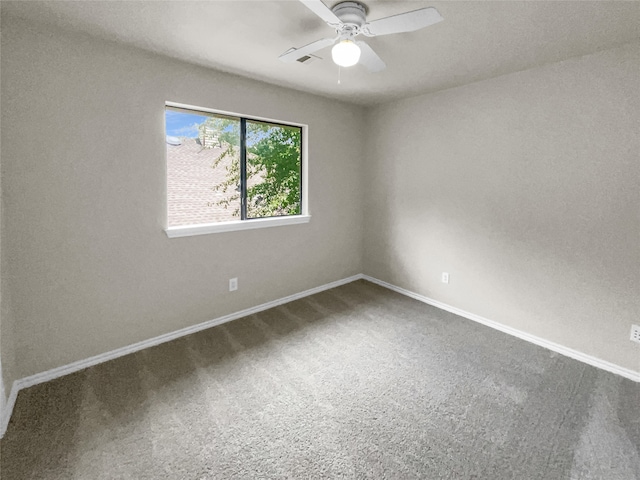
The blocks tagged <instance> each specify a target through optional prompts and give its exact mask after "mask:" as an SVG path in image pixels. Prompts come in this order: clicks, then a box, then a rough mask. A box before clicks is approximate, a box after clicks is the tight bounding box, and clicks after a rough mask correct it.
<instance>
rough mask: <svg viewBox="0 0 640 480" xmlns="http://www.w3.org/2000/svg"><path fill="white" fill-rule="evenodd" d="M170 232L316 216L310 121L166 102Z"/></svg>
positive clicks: (253, 225)
mask: <svg viewBox="0 0 640 480" xmlns="http://www.w3.org/2000/svg"><path fill="white" fill-rule="evenodd" d="M165 124H166V148H167V227H168V228H167V234H168V235H169V236H170V237H173V236H184V235H194V234H199V233H211V232H218V231H228V230H239V229H246V228H258V227H267V226H269V227H270V226H276V225H286V224H291V223H303V222H307V221H309V216H308V215H305V213H306V211H305V208H306V205H305V202H304V195H303V194H304V193H306V192H304V183H305V182H304V177H303V172H304V170H305V169H304V168H303V167H304V165H303V159H304V155H303V132H304V129H303V126H300V125H291V124H285V123H278V122H274V121H270V120H264V119H253V118H246V117H242V116H236V115H232V114H226V113H219V112H214V111H208V110H205V109H200V108H196V107H189V106H184V105H178V104H167V105H166V106H165Z"/></svg>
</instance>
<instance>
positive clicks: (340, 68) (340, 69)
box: [338, 65, 342, 85]
mask: <svg viewBox="0 0 640 480" xmlns="http://www.w3.org/2000/svg"><path fill="white" fill-rule="evenodd" d="M340 72H342V67H341V66H340V65H338V85H340Z"/></svg>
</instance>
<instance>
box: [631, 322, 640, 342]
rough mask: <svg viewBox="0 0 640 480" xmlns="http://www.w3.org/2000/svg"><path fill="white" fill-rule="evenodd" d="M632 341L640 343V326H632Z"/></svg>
mask: <svg viewBox="0 0 640 480" xmlns="http://www.w3.org/2000/svg"><path fill="white" fill-rule="evenodd" d="M631 340H632V341H634V342H638V343H640V326H639V325H631Z"/></svg>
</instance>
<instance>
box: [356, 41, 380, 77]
mask: <svg viewBox="0 0 640 480" xmlns="http://www.w3.org/2000/svg"><path fill="white" fill-rule="evenodd" d="M356 44H357V45H358V46H359V47H360V61H359V62H358V63H360V64H361V65H364V67H365V68H366V69H367V70H369V71H370V72H371V73H376V72H381V71H382V70H384V69H385V68H387V66H386V65H385V63H384V62H383V61H382V59H381V58H380V57H379V56H378V54H377V53H376V52H374V51H373V48H371V47H370V46H369V45H368V44H366V43H364V42H356Z"/></svg>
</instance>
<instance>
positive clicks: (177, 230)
mask: <svg viewBox="0 0 640 480" xmlns="http://www.w3.org/2000/svg"><path fill="white" fill-rule="evenodd" d="M310 220H311V215H292V216H290V217H273V218H257V219H253V220H238V221H235V222H221V223H203V224H202V225H182V226H179V227H169V228H167V229H165V232H166V234H167V237H169V238H177V237H191V236H193V235H205V234H207V233H220V232H234V231H236V230H252V229H254V228H268V227H279V226H283V225H296V224H298V223H309V221H310Z"/></svg>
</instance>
